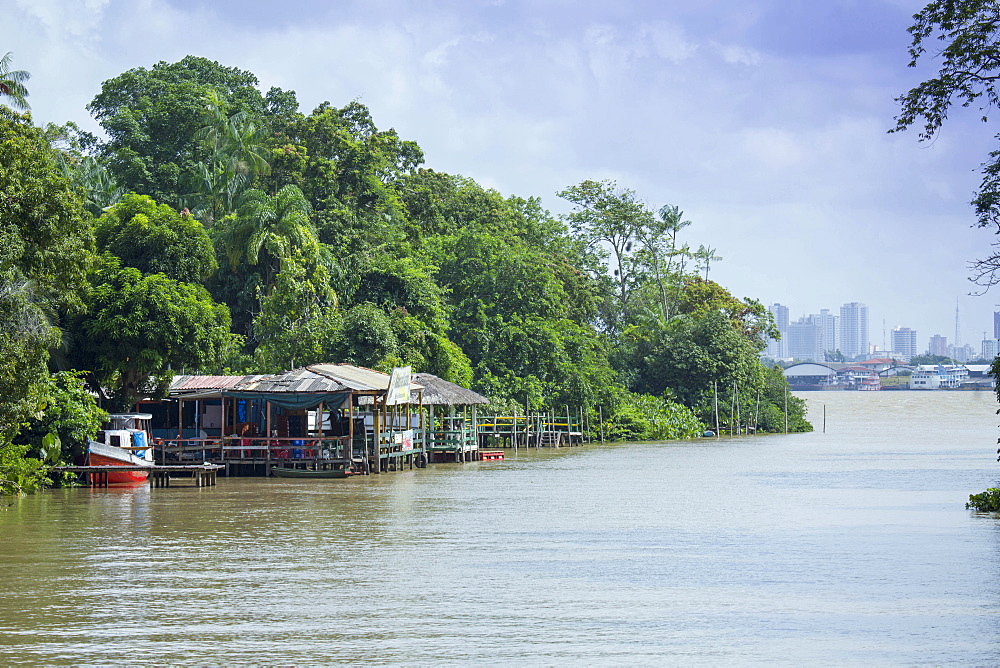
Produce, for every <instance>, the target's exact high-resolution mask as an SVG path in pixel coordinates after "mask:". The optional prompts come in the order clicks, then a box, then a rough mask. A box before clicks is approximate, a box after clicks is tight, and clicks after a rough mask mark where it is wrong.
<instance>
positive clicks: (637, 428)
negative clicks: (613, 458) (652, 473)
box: [606, 394, 705, 441]
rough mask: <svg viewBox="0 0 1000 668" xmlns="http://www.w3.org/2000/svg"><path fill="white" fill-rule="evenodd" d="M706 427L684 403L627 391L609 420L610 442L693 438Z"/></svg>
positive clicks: (607, 428)
mask: <svg viewBox="0 0 1000 668" xmlns="http://www.w3.org/2000/svg"><path fill="white" fill-rule="evenodd" d="M704 430H705V425H703V424H702V423H701V422H700V421H699V420H698V418H697V417H696V416H695V414H694V413H693V412H692V411H691V410H690V409H688V408H687V407H685V406H682V405H680V404H678V403H675V402H673V401H670V400H668V399H664V398H662V397H654V396H650V395H648V394H628V395H626V397H625V399H624V400H623V401H622V402H621V403H619V404H618V406H617V407H616V408H615V411H614V413H612V414H611V416H610V417H609V418H608V420H607V423H606V432H607V438H608V440H611V441H642V440H649V441H666V440H672V439H677V438H694V437H696V436H700V435H701V434H702V432H703V431H704Z"/></svg>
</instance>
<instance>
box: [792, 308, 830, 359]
mask: <svg viewBox="0 0 1000 668" xmlns="http://www.w3.org/2000/svg"><path fill="white" fill-rule="evenodd" d="M785 351H786V355H787V356H788V357H791V358H792V359H797V360H812V361H813V362H822V361H823V360H824V357H823V333H822V328H821V327H820V325H819V323H818V322H817V321H816V316H814V315H810V316H804V317H802V318H799V319H798V321H797V322H790V323H788V339H787V345H786V347H785Z"/></svg>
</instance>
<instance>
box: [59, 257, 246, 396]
mask: <svg viewBox="0 0 1000 668" xmlns="http://www.w3.org/2000/svg"><path fill="white" fill-rule="evenodd" d="M91 281H92V284H93V285H92V289H91V291H90V294H89V295H88V298H87V311H86V313H84V314H77V315H75V316H74V317H72V318H71V319H70V320H69V322H68V329H70V331H71V332H72V334H73V336H74V339H75V341H76V345H75V346H74V347H73V349H72V357H71V359H72V361H73V362H74V366H75V368H77V369H85V370H87V372H88V383H89V384H90V387H91V389H92V390H93V391H95V392H97V393H99V394H101V395H104V396H105V398H106V399H107V400H108V402H109V406H110V408H111V409H112V410H116V411H121V410H129V409H131V408H132V407H133V405H134V404H135V402H136V401H137V400H138V399H139V398H141V397H142V396H144V395H147V394H149V395H156V394H157V393H159V392H162V391H163V389H164V388H165V387H166V385H167V384H168V383H169V380H170V378H171V377H172V376H173V373H174V372H175V371H181V370H188V371H190V372H198V371H209V372H215V373H218V372H219V371H221V367H222V363H223V360H224V359H225V358H226V357H227V356H228V355H229V353H230V351H231V347H232V344H233V339H232V335H231V334H230V332H229V326H230V319H229V310H228V309H227V308H226V307H225V305H223V304H217V303H215V302H214V301H212V298H211V296H210V295H209V293H208V291H207V290H206V289H205V288H203V287H202V286H200V285H195V284H193V283H183V282H180V281H175V280H173V279H171V278H167V277H166V276H164V275H163V274H152V275H143V274H142V273H141V272H140V271H139V270H138V269H134V268H132V267H122V266H121V264H120V262H119V261H118V259H117V258H115V257H113V256H105V257H104V258H103V259H102V261H101V264H100V266H99V268H98V269H97V270H96V271H95V272H93V274H92V276H91ZM106 391H107V394H105V392H106Z"/></svg>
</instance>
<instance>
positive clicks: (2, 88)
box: [0, 51, 31, 111]
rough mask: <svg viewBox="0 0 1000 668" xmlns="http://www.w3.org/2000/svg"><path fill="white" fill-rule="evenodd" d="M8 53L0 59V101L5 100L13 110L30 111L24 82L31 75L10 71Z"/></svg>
mask: <svg viewBox="0 0 1000 668" xmlns="http://www.w3.org/2000/svg"><path fill="white" fill-rule="evenodd" d="M12 60H13V59H12V57H11V53H10V51H8V52H7V53H5V54H4V56H3V58H0V100H3V99H4V98H6V101H7V103H8V104H9V105H10V106H11V107H13V108H14V109H20V110H21V111H25V110H27V109H30V108H31V107H30V105H29V104H28V100H27V99H26V98H27V97H28V89H27V87H25V85H24V82H25V81H27V80H28V79H30V78H31V75H30V74H28V73H27V72H25V71H24V70H12V69H10V65H11V62H12Z"/></svg>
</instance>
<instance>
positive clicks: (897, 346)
mask: <svg viewBox="0 0 1000 668" xmlns="http://www.w3.org/2000/svg"><path fill="white" fill-rule="evenodd" d="M892 351H893V352H895V353H900V354H901V355H903V357H905V358H906V359H905V361H906V362H909V361H910V358H911V357H913V356H914V355H916V354H917V333H916V332H915V331H913V330H912V329H910V328H909V327H897V328H896V329H894V330H892Z"/></svg>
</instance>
